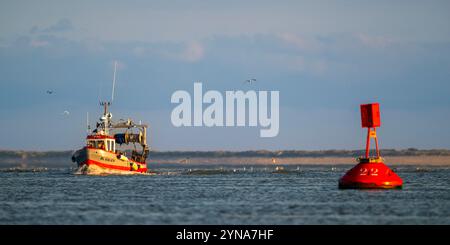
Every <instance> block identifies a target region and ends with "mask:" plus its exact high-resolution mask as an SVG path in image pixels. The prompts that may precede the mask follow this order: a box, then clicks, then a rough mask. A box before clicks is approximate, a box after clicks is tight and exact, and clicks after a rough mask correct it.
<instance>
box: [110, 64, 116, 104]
mask: <svg viewBox="0 0 450 245" xmlns="http://www.w3.org/2000/svg"><path fill="white" fill-rule="evenodd" d="M116 70H117V60H116V61H114V76H113V85H112V94H111V103H112V102H113V100H114V87H115V85H116Z"/></svg>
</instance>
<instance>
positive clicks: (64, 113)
mask: <svg viewBox="0 0 450 245" xmlns="http://www.w3.org/2000/svg"><path fill="white" fill-rule="evenodd" d="M62 114H63V115H64V116H68V115H69V114H70V112H69V111H63V113H62Z"/></svg>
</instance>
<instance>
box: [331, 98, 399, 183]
mask: <svg viewBox="0 0 450 245" xmlns="http://www.w3.org/2000/svg"><path fill="white" fill-rule="evenodd" d="M361 124H362V127H363V128H367V140H366V154H365V157H364V158H360V159H359V163H358V164H357V165H356V166H355V167H353V168H352V169H350V170H349V171H348V172H347V173H346V174H345V175H344V176H343V177H342V178H341V179H340V180H339V188H342V189H348V188H357V189H380V188H381V189H392V188H401V187H402V185H403V181H402V179H401V178H400V177H399V176H398V175H397V174H396V173H394V172H393V171H392V170H391V169H390V168H388V167H387V166H386V165H385V164H384V163H383V160H382V158H381V157H380V151H379V149H378V138H377V132H376V129H375V128H376V127H379V126H380V125H381V120H380V109H379V104H378V103H374V104H366V105H361ZM371 138H373V139H375V147H376V153H377V156H376V157H370V156H369V153H370V139H371Z"/></svg>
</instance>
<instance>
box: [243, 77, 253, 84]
mask: <svg viewBox="0 0 450 245" xmlns="http://www.w3.org/2000/svg"><path fill="white" fill-rule="evenodd" d="M254 82H256V79H254V78H252V79H247V80H245V81H244V83H250V84H252V83H254Z"/></svg>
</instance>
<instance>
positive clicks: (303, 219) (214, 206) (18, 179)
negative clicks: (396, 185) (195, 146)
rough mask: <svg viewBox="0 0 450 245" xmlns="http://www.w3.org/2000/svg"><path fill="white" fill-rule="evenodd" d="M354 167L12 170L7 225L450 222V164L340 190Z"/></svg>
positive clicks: (5, 181)
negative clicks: (390, 183) (112, 172)
mask: <svg viewBox="0 0 450 245" xmlns="http://www.w3.org/2000/svg"><path fill="white" fill-rule="evenodd" d="M349 167H350V166H338V167H333V166H298V167H297V166H290V167H286V171H284V172H280V173H274V172H273V171H274V170H273V168H264V167H253V168H250V167H246V169H245V170H244V169H243V168H242V167H241V168H235V169H233V168H224V169H220V168H217V169H211V168H192V169H191V170H189V169H185V168H166V169H162V168H159V169H154V170H155V171H157V172H158V174H156V175H146V176H137V175H135V176H83V175H74V174H73V170H71V169H69V168H67V169H34V170H27V171H23V170H11V169H10V170H7V169H3V170H0V224H450V168H448V167H447V168H444V167H425V168H423V167H420V168H419V167H416V166H408V167H398V168H397V169H396V170H397V173H398V174H399V175H400V176H401V177H402V178H403V180H404V188H403V189H402V190H339V189H338V188H337V181H338V179H339V177H340V176H342V175H343V174H344V173H345V171H346V170H347V169H348V168H349Z"/></svg>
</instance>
